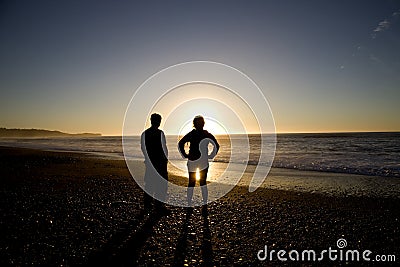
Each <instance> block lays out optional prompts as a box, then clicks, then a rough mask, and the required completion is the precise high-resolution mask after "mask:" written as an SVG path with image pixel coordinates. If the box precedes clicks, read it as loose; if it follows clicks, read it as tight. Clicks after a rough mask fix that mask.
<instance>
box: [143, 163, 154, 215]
mask: <svg viewBox="0 0 400 267" xmlns="http://www.w3.org/2000/svg"><path fill="white" fill-rule="evenodd" d="M151 170H152V167H151V166H146V171H145V174H144V191H145V192H143V193H144V196H143V200H144V201H143V202H144V203H143V204H144V209H145V211H147V212H149V211H150V210H151V206H152V204H153V194H154V185H153V181H152V175H153V174H154V172H153V171H151Z"/></svg>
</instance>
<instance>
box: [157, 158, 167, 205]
mask: <svg viewBox="0 0 400 267" xmlns="http://www.w3.org/2000/svg"><path fill="white" fill-rule="evenodd" d="M157 172H158V174H159V176H161V177H159V176H158V177H157V181H158V183H157V186H156V191H155V193H156V205H157V208H164V207H165V201H166V199H167V191H168V170H167V163H165V164H160V166H157ZM159 178H161V179H159Z"/></svg>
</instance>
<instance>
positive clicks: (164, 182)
mask: <svg viewBox="0 0 400 267" xmlns="http://www.w3.org/2000/svg"><path fill="white" fill-rule="evenodd" d="M150 121H151V127H150V128H148V129H147V130H145V131H144V132H143V133H142V136H141V149H142V152H143V155H144V157H145V165H146V172H145V175H144V183H145V191H146V193H145V194H144V208H145V210H147V211H150V209H151V205H152V202H153V197H155V208H156V212H165V211H166V208H165V204H164V203H165V200H166V196H167V189H168V171H167V164H168V150H167V145H166V140H165V135H164V132H163V131H162V130H160V129H158V127H160V124H161V115H159V114H157V113H153V114H152V115H151V117H150Z"/></svg>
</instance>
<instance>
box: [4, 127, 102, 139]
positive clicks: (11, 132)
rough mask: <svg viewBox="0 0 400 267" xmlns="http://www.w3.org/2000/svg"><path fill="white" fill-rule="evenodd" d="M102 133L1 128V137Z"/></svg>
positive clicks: (93, 135) (93, 134)
mask: <svg viewBox="0 0 400 267" xmlns="http://www.w3.org/2000/svg"><path fill="white" fill-rule="evenodd" d="M95 136H101V134H100V133H77V134H70V133H64V132H60V131H51V130H43V129H7V128H0V137H95Z"/></svg>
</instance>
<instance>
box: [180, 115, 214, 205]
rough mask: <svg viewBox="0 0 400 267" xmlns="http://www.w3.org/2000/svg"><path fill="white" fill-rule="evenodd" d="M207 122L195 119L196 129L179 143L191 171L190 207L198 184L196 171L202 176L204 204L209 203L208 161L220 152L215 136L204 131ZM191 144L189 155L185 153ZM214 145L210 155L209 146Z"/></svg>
mask: <svg viewBox="0 0 400 267" xmlns="http://www.w3.org/2000/svg"><path fill="white" fill-rule="evenodd" d="M204 124H205V121H204V118H203V117H202V116H196V117H195V118H194V119H193V127H194V129H193V130H192V131H191V132H189V133H188V134H186V135H185V136H184V137H183V138H182V139H181V140H180V141H179V143H178V147H179V152H180V153H181V154H182V156H183V157H184V158H187V159H188V162H187V167H188V171H189V184H188V190H187V201H188V205H189V206H191V205H192V198H193V189H194V188H193V187H194V186H195V184H196V171H199V174H200V186H201V194H202V196H203V204H207V201H208V189H207V173H208V167H209V164H208V160H209V159H213V158H214V157H215V156H216V155H217V153H218V150H219V144H218V142H217V139H215V137H214V135H212V134H211V133H209V132H207V131H206V130H203V127H204ZM186 143H190V145H189V153H186V151H185V144H186ZM209 144H212V145H213V150H212V152H211V153H210V154H208V145H209Z"/></svg>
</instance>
